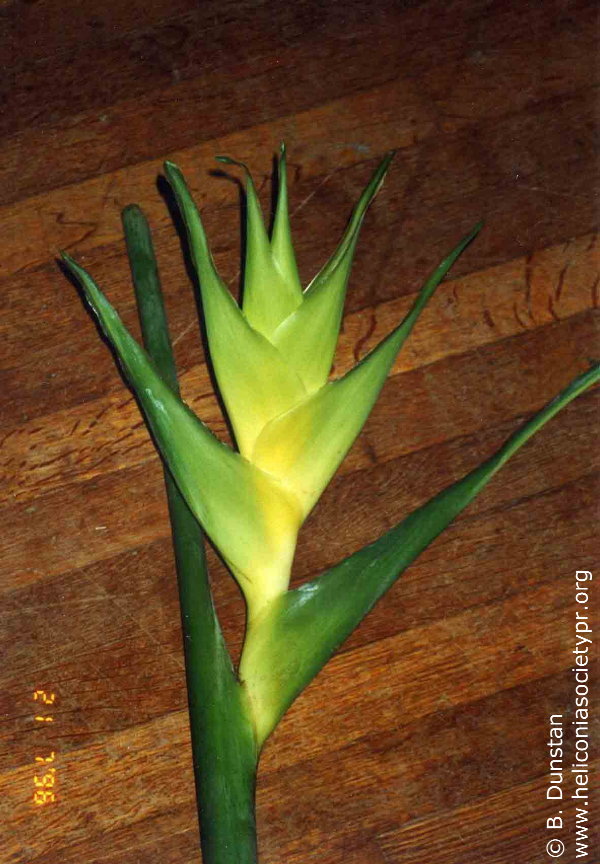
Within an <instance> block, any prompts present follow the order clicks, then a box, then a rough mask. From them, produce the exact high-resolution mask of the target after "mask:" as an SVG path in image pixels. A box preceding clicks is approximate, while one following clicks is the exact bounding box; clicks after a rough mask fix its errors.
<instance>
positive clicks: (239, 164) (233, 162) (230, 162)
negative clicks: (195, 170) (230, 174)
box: [215, 156, 250, 176]
mask: <svg viewBox="0 0 600 864" xmlns="http://www.w3.org/2000/svg"><path fill="white" fill-rule="evenodd" d="M215 160H216V161H217V162H222V163H223V164H224V165H237V167H238V168H242V169H243V170H244V171H245V172H246V174H247V175H248V176H250V170H249V168H248V166H247V165H246V163H245V162H241V161H240V160H239V159H232V158H231V156H215Z"/></svg>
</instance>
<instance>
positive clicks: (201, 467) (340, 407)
mask: <svg viewBox="0 0 600 864" xmlns="http://www.w3.org/2000/svg"><path fill="white" fill-rule="evenodd" d="M219 158H220V161H222V162H227V163H232V164H240V165H241V164H242V163H234V162H233V160H231V159H228V158H226V157H219ZM392 158H393V153H389V154H388V155H387V156H386V157H385V158H384V159H383V161H382V162H381V164H380V165H379V167H378V168H377V170H376V171H375V173H374V175H373V177H372V179H371V181H370V182H369V184H368V186H367V187H366V189H365V190H364V192H363V194H362V196H361V198H360V200H359V202H358V204H357V206H356V208H355V210H354V213H353V215H352V218H351V220H350V222H349V224H348V227H347V230H346V232H345V234H344V236H343V237H342V240H341V242H340V244H339V246H338V248H337V249H336V251H335V253H334V254H333V255H332V257H331V258H330V260H329V261H328V262H327V264H326V265H325V266H324V267H323V269H322V270H321V271H320V272H319V273H318V274H317V275H316V276H315V278H314V279H313V280H312V281H311V283H310V284H309V285H308V287H307V288H306V289H305V290H304V291H303V290H302V288H301V285H300V280H299V276H298V270H297V266H296V259H295V255H294V250H293V246H292V241H291V233H290V224H289V217H288V199H287V182H286V158H285V148H284V147H283V146H282V148H281V155H280V160H279V193H278V200H277V208H276V212H275V219H274V225H273V231H272V234H271V237H269V236H268V234H267V231H266V229H265V226H264V222H263V217H262V214H261V209H260V204H259V201H258V197H257V194H256V190H255V187H254V184H253V182H252V178H251V176H250V173H249V172H248V171H247V169H245V166H243V165H242V167H244V169H245V171H246V177H247V184H246V191H247V240H246V244H247V248H246V262H245V269H244V285H243V303H242V305H241V307H240V306H239V305H238V304H237V303H236V301H235V300H234V298H233V297H232V295H231V293H230V292H229V290H228V288H227V286H226V285H225V284H224V282H223V281H222V279H221V278H220V276H219V274H218V273H217V270H216V268H215V265H214V262H213V259H212V256H211V253H210V250H209V247H208V243H207V239H206V235H205V232H204V228H203V225H202V221H201V219H200V214H199V213H198V210H197V208H196V206H195V204H194V202H193V200H192V196H191V194H190V191H189V189H188V187H187V184H186V182H185V180H184V178H183V175H182V173H181V171H180V170H179V168H177V166H176V165H174V164H173V163H171V162H167V163H166V166H165V169H166V174H167V177H168V179H169V182H170V184H171V186H172V189H173V192H174V194H175V197H176V199H177V203H178V205H179V208H180V210H181V213H182V215H183V218H184V221H185V225H186V228H187V233H188V239H189V245H190V251H191V255H192V258H193V261H194V265H195V268H196V271H197V274H198V279H199V284H200V290H201V295H202V306H203V310H204V318H205V324H206V331H207V335H208V342H209V348H210V356H211V360H212V363H213V366H214V370H215V373H216V377H217V381H218V384H219V389H220V392H221V396H222V398H223V401H224V403H225V406H226V409H227V412H228V415H229V420H230V422H231V425H232V427H233V431H234V434H235V439H236V444H237V447H238V452H236V451H234V450H233V449H232V448H230V447H229V446H227V445H225V444H223V443H221V442H219V441H218V440H217V439H216V438H215V436H214V435H213V434H212V433H211V432H210V431H209V430H208V429H207V427H206V426H204V425H203V424H202V422H201V421H200V420H199V419H198V418H197V417H196V416H195V415H194V414H193V413H192V412H191V411H190V410H189V408H188V407H187V406H186V405H185V404H184V402H183V401H181V399H180V398H179V397H178V396H177V395H175V394H174V393H173V392H171V390H170V389H169V387H168V386H167V385H166V384H165V382H164V381H163V380H162V379H161V377H160V375H159V374H158V373H157V372H156V371H155V369H154V367H153V364H152V362H151V361H150V359H149V358H148V356H147V355H146V354H145V352H144V350H143V349H142V348H140V347H139V346H138V345H137V343H136V342H135V340H134V339H133V337H132V336H131V335H130V334H129V333H128V332H127V330H126V329H125V327H124V325H123V324H122V322H121V321H120V319H119V317H118V315H117V313H116V312H115V310H114V309H113V307H112V306H111V305H110V304H109V303H108V301H107V300H106V298H105V297H104V296H103V294H102V293H101V291H100V289H99V288H98V287H97V286H96V285H95V283H94V282H93V280H92V278H91V277H90V276H89V275H88V274H87V273H86V272H85V271H84V270H83V269H82V268H81V267H80V266H79V265H78V264H76V263H75V261H73V260H72V259H71V258H70V257H69V256H66V255H65V256H64V258H65V261H66V262H67V263H68V265H69V266H70V268H71V269H72V270H73V272H74V273H75V275H76V276H77V277H78V278H79V280H80V282H81V284H82V286H83V288H84V290H85V294H86V297H87V299H88V301H89V303H90V305H91V306H92V308H93V310H94V312H95V313H96V315H97V316H98V318H99V320H100V323H101V325H102V328H103V329H104V331H105V333H106V335H107V336H108V338H109V339H110V340H111V342H112V343H113V345H114V347H115V349H116V350H117V353H118V355H119V357H120V359H121V363H122V364H123V366H124V369H125V372H126V374H127V376H128V378H129V380H130V381H131V383H132V385H133V387H134V389H135V391H136V393H137V395H138V398H139V400H140V402H141V405H142V408H143V410H144V412H145V414H146V417H147V419H148V421H149V424H150V426H151V428H152V432H153V434H154V437H155V440H156V442H157V444H158V446H159V448H160V450H161V453H162V455H163V457H164V458H165V460H166V462H167V464H168V466H169V469H170V470H171V472H172V474H173V476H174V478H175V480H176V482H177V484H178V486H179V488H180V490H181V491H182V493H183V495H184V496H185V499H186V501H187V502H188V505H189V506H190V508H191V509H192V511H193V513H194V514H195V515H196V517H197V518H198V519H199V520H200V522H201V523H202V525H203V527H204V529H205V530H206V532H207V533H208V535H209V536H210V537H211V539H212V540H213V542H214V543H215V545H216V546H217V547H218V549H219V551H220V552H221V554H222V556H223V558H224V560H225V561H226V563H227V564H228V566H229V567H230V569H231V571H232V573H233V574H234V575H235V577H236V578H237V580H238V582H239V584H240V587H241V589H242V591H243V593H244V595H245V598H246V601H247V605H248V614H249V617H250V619H251V620H252V619H253V618H254V617H255V616H256V615H258V614H259V613H260V610H261V608H262V607H263V606H264V605H265V604H268V603H269V602H270V601H271V600H272V599H273V598H274V597H276V596H278V595H279V594H281V593H282V592H284V591H286V590H287V588H288V585H289V579H290V571H291V565H292V559H293V556H294V551H295V547H296V538H297V535H298V531H299V529H300V526H301V525H302V523H303V521H304V520H305V519H306V517H307V515H308V514H309V513H310V511H311V509H312V508H313V507H314V505H315V503H316V501H317V500H318V498H319V496H320V495H321V493H322V492H323V490H324V488H325V486H326V485H327V483H328V482H329V480H330V479H331V477H332V476H333V474H334V473H335V471H336V470H337V468H338V466H339V464H340V462H341V461H342V459H343V458H344V456H345V455H346V453H347V452H348V450H349V448H350V447H351V445H352V443H353V442H354V440H355V439H356V437H357V435H358V434H359V432H360V430H361V428H362V426H363V424H364V423H365V420H366V419H367V416H368V414H369V412H370V410H371V408H372V406H373V404H374V402H375V400H376V399H377V396H378V395H379V392H380V390H381V388H382V386H383V384H384V382H385V380H386V378H387V375H388V373H389V371H390V368H391V367H392V365H393V363H394V360H395V358H396V355H397V354H398V351H399V350H400V348H401V346H402V344H403V342H404V340H405V339H406V337H407V336H408V334H409V333H410V331H411V329H412V326H413V324H414V323H415V321H416V319H417V317H418V315H419V313H420V311H421V309H422V308H423V307H424V305H425V304H426V302H427V301H428V300H429V298H430V297H431V295H432V294H433V292H434V291H435V289H436V287H437V286H438V284H439V283H440V282H441V280H442V279H443V277H444V276H445V274H446V272H447V271H448V269H449V268H450V267H451V265H452V264H453V262H454V261H455V260H456V258H457V257H458V256H459V255H460V253H461V252H462V251H463V249H464V248H465V247H466V246H467V244H468V243H469V242H470V241H471V240H472V239H473V237H474V236H475V235H476V233H477V232H478V230H479V228H480V225H477V226H476V227H475V228H474V229H473V230H472V231H471V232H470V233H469V234H468V235H467V236H466V237H465V238H464V239H463V240H462V241H461V242H460V244H459V245H458V246H457V248H456V249H455V250H454V251H453V252H452V253H451V254H450V255H449V256H448V258H447V259H446V260H445V261H444V262H443V263H442V264H441V265H440V267H438V269H437V270H436V271H435V273H434V274H433V275H432V277H431V278H430V279H429V280H428V282H427V283H426V284H425V286H424V288H423V290H422V292H421V294H420V295H419V297H418V299H417V301H416V302H415V304H414V306H413V308H412V309H411V311H410V312H409V314H408V315H407V316H406V318H405V319H404V321H403V322H402V323H401V324H400V325H399V326H398V327H397V328H396V329H395V330H394V331H393V332H392V333H390V335H389V336H388V337H387V338H385V339H384V340H383V341H382V342H381V343H380V344H379V345H378V346H377V347H376V348H375V349H374V350H373V351H371V352H370V353H369V354H368V355H367V356H366V357H365V358H364V359H363V360H361V362H359V363H358V364H357V365H356V366H355V367H354V368H353V369H352V370H350V371H349V372H348V373H347V374H346V375H344V376H343V377H342V378H339V379H337V380H334V381H329V380H328V378H329V373H330V370H331V366H332V362H333V357H334V352H335V346H336V343H337V339H338V333H339V328H340V324H341V320H342V313H343V306H344V299H345V294H346V286H347V282H348V277H349V273H350V267H351V264H352V258H353V255H354V250H355V247H356V242H357V238H358V234H359V230H360V226H361V223H362V221H363V218H364V215H365V212H366V210H367V208H368V206H369V204H370V203H371V201H372V200H373V198H374V196H375V194H376V193H377V191H378V189H379V188H380V186H381V184H382V182H383V179H384V177H385V174H386V172H387V170H388V167H389V165H390V162H391V160H392Z"/></svg>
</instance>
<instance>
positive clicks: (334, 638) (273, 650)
mask: <svg viewBox="0 0 600 864" xmlns="http://www.w3.org/2000/svg"><path fill="white" fill-rule="evenodd" d="M599 380H600V365H596V366H594V367H593V368H592V369H590V370H589V371H588V372H586V373H585V374H583V375H581V376H579V377H578V378H576V379H575V380H574V381H573V382H572V383H571V384H570V385H569V386H568V387H567V388H566V389H565V390H563V392H562V393H560V394H559V395H558V396H557V397H556V398H555V399H554V400H553V401H552V402H550V403H549V404H548V405H547V406H546V407H545V408H543V409H542V410H541V411H540V412H539V413H538V414H536V415H535V416H534V417H533V418H532V419H531V420H529V421H528V422H527V423H525V424H524V425H523V426H522V427H521V428H520V429H519V430H518V431H517V432H516V433H515V434H514V435H512V436H511V437H510V438H509V439H508V440H507V441H506V443H505V444H504V445H503V446H502V447H501V448H500V449H499V450H498V451H497V452H496V453H495V454H494V455H493V456H492V457H491V458H490V459H488V460H487V461H486V462H484V463H483V464H482V465H480V466H479V467H478V468H476V469H475V470H474V471H471V472H470V473H469V474H467V475H466V476H465V477H463V478H462V480H459V481H458V482H456V483H453V484H452V485H451V486H449V487H448V488H446V489H445V490H444V491H443V492H441V493H440V494H439V495H436V496H435V497H434V498H432V499H431V500H430V501H429V502H428V503H427V504H425V505H424V506H422V507H420V508H419V509H418V510H415V511H414V512H413V513H411V514H410V516H408V517H407V518H406V519H405V520H404V521H403V522H401V523H400V524H399V525H397V526H396V527H395V528H393V529H392V530H391V531H389V532H388V533H387V534H385V535H384V536H383V537H381V538H380V539H379V540H377V541H376V542H375V543H373V544H371V545H369V546H365V547H364V548H363V549H361V550H360V551H359V552H356V553H355V554H354V555H352V556H350V557H349V558H347V559H346V560H345V561H343V562H341V563H340V564H338V565H337V566H336V567H333V568H331V569H330V570H327V571H326V572H325V573H323V574H322V575H321V576H319V577H317V578H316V579H314V580H313V581H311V582H309V583H307V584H305V585H302V586H301V587H300V588H297V589H295V590H294V591H290V592H288V593H287V594H286V595H284V596H283V597H282V598H279V599H278V600H276V601H275V602H274V603H273V604H272V606H271V609H270V611H269V612H268V613H266V614H265V615H264V617H263V618H262V620H260V621H256V622H255V623H254V626H253V627H252V628H251V629H250V632H249V634H248V638H247V643H246V649H245V651H244V656H243V658H242V663H241V667H240V674H241V676H242V680H244V681H245V683H246V685H247V687H248V690H249V693H250V696H251V701H252V704H253V708H254V717H255V725H256V727H257V736H258V740H259V743H262V742H264V740H265V739H266V738H267V736H268V735H269V734H270V732H271V731H272V730H273V729H274V727H275V725H276V724H277V722H278V720H279V719H280V718H281V716H282V715H283V714H284V712H285V711H286V710H287V708H288V707H289V705H290V704H291V703H292V702H293V700H294V699H295V698H296V696H297V695H298V694H299V693H300V692H301V691H302V690H303V689H304V687H306V685H307V684H308V683H309V682H310V681H311V680H312V678H313V677H314V676H315V675H316V674H317V673H318V672H319V670H320V669H321V668H322V667H323V665H324V664H325V663H326V662H327V660H328V659H329V658H330V657H331V655H332V654H333V652H334V651H335V650H336V649H337V648H338V647H339V646H340V645H341V644H342V642H343V641H344V640H345V639H346V638H347V636H349V634H350V633H351V632H352V630H353V629H354V628H355V627H356V626H357V625H358V624H359V623H360V621H361V620H362V619H363V618H364V616H365V615H366V614H367V613H368V612H369V611H370V610H371V609H372V607H373V606H374V605H375V603H376V602H377V601H378V600H379V598H380V597H381V596H382V595H383V594H384V593H385V592H386V591H387V590H388V588H390V587H391V585H393V583H394V582H395V580H396V579H397V578H398V577H399V576H400V575H401V573H403V571H404V570H405V569H406V568H407V567H408V565H409V564H411V562H412V561H414V560H415V558H416V557H417V556H418V555H419V554H420V553H421V552H422V551H423V550H424V549H425V548H426V547H427V546H428V545H429V544H430V543H431V542H432V541H433V540H434V539H435V538H436V537H437V536H438V534H440V533H441V532H442V531H443V530H444V528H446V526H447V525H448V524H449V523H450V522H451V521H452V520H453V519H454V518H455V517H456V516H458V514H459V513H460V512H461V511H462V510H463V509H464V508H465V507H466V506H467V505H468V504H469V503H470V502H471V501H472V500H473V499H474V498H475V497H476V496H477V495H478V494H479V493H480V492H481V490H482V489H483V488H484V487H485V485H486V484H487V483H488V482H489V481H490V480H491V478H492V477H493V476H494V474H495V473H496V472H497V471H498V470H499V469H500V468H501V467H502V466H503V465H504V464H505V462H507V460H508V459H510V457H511V456H512V455H513V454H514V453H516V451H517V450H519V448H520V447H522V446H523V444H525V442H526V441H528V440H529V438H531V436H532V435H534V434H535V433H536V432H537V431H538V429H540V428H541V427H542V426H543V425H544V424H545V423H546V422H547V421H548V420H550V419H551V418H552V417H553V416H554V415H555V414H557V413H558V412H559V411H560V410H561V409H562V408H564V407H565V405H567V404H568V403H569V402H571V400H572V399H575V397H576V396H578V395H579V394H580V393H583V391H584V390H586V389H587V388H588V387H590V386H591V385H593V384H595V383H596V382H597V381H599Z"/></svg>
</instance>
